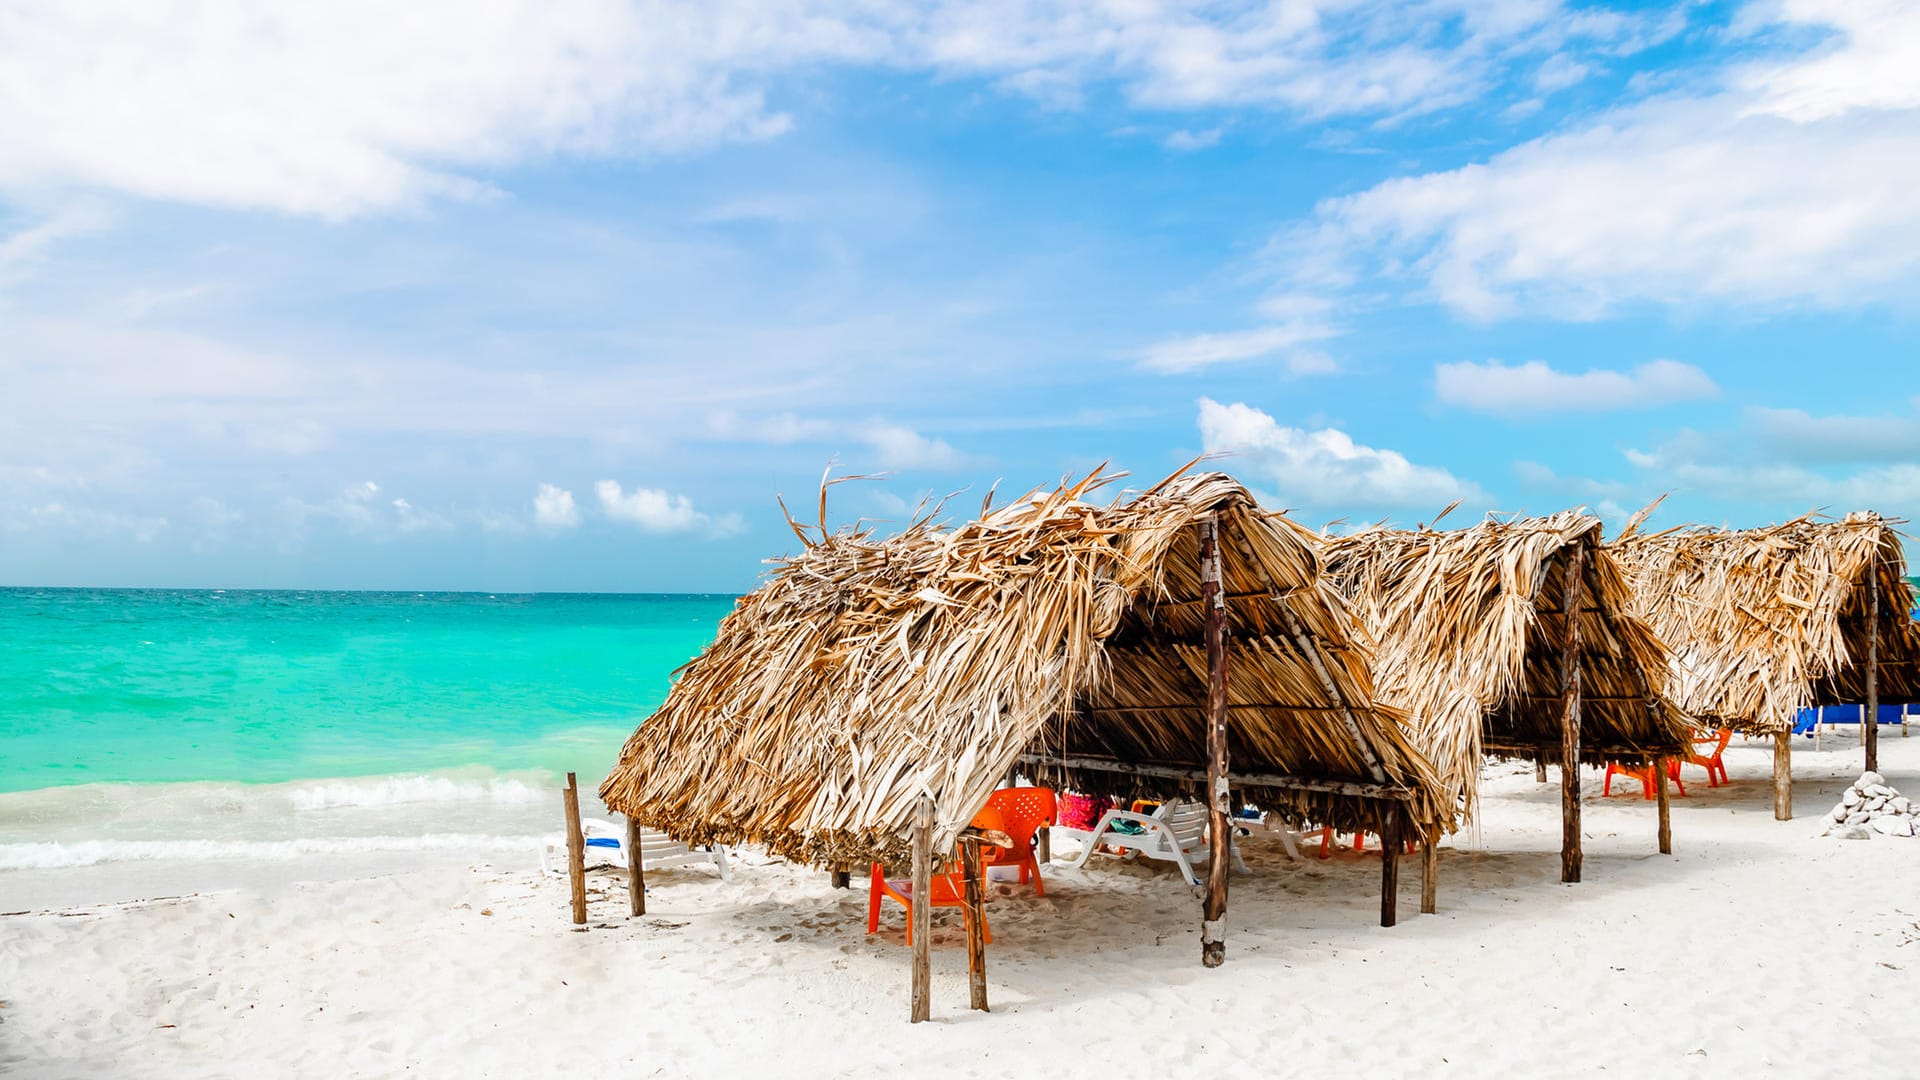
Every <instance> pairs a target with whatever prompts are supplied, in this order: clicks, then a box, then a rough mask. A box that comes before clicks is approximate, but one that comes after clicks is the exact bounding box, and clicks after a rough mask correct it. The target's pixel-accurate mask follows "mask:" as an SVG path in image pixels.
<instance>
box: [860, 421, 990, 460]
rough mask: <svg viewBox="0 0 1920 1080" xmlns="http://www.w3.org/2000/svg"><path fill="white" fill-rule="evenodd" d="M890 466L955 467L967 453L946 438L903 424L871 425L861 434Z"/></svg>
mask: <svg viewBox="0 0 1920 1080" xmlns="http://www.w3.org/2000/svg"><path fill="white" fill-rule="evenodd" d="M861 438H862V439H864V440H865V441H866V443H867V445H868V446H870V447H872V448H873V452H874V453H875V454H876V455H878V457H879V459H880V464H882V465H884V466H886V467H887V468H889V469H955V468H960V467H961V466H963V465H965V464H966V460H967V459H966V457H965V455H963V454H961V453H960V451H958V450H955V449H954V448H953V444H951V443H949V442H947V441H946V440H945V439H935V438H930V437H928V436H926V435H922V434H920V433H919V432H917V431H915V430H913V429H912V428H910V427H906V426H905V425H902V424H871V425H868V427H867V428H866V429H865V430H864V431H863V432H862V433H861Z"/></svg>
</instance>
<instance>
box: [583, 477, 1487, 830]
mask: <svg viewBox="0 0 1920 1080" xmlns="http://www.w3.org/2000/svg"><path fill="white" fill-rule="evenodd" d="M1113 479H1116V477H1112V476H1103V475H1101V474H1099V473H1098V472H1096V473H1095V474H1093V475H1090V476H1088V477H1087V478H1086V479H1085V480H1082V481H1080V482H1078V483H1071V484H1062V485H1061V486H1060V487H1059V488H1058V489H1056V490H1052V491H1036V492H1034V493H1031V494H1029V495H1027V496H1026V497H1024V498H1022V499H1020V500H1018V501H1017V502H1015V503H1013V504H1011V505H1008V506H1006V507H1004V508H1001V509H998V510H991V511H990V512H989V510H988V509H987V508H985V507H983V509H982V512H983V517H982V518H981V519H980V520H977V521H973V522H970V523H968V524H965V525H962V526H959V527H957V528H948V527H945V526H943V525H940V524H936V523H935V522H934V521H933V520H932V515H928V516H927V517H924V518H921V519H919V520H916V521H914V522H913V523H912V524H910V525H909V526H908V527H907V528H906V529H905V530H904V531H902V532H901V533H900V534H899V535H897V536H893V537H890V538H887V539H876V538H875V537H874V536H873V535H872V534H871V532H870V531H862V530H858V529H846V530H841V531H838V532H833V533H829V532H828V530H827V528H826V526H825V518H826V510H825V492H824V491H823V492H822V496H821V522H822V523H821V525H820V526H818V527H814V526H804V527H803V526H799V525H795V531H796V532H797V533H799V534H800V535H801V539H802V540H803V541H805V548H804V550H802V551H801V552H800V553H799V554H797V555H795V556H793V557H791V558H787V559H784V560H779V561H777V562H776V564H775V569H774V570H773V571H772V573H771V574H770V575H769V578H768V580H767V581H766V583H765V584H764V585H762V586H761V587H760V588H759V589H757V590H755V591H754V592H752V593H749V594H748V595H746V596H744V597H742V598H741V600H740V602H739V604H738V605H737V606H736V607H735V609H734V611H733V612H732V614H730V615H729V616H727V618H726V619H725V620H724V621H723V622H722V623H721V625H720V630H719V634H718V637H717V638H716V640H715V641H714V642H713V643H712V644H711V645H710V646H708V648H707V649H706V650H705V651H704V652H703V653H701V655H700V656H699V657H697V658H696V659H694V660H693V661H692V662H690V663H689V664H688V665H687V666H686V667H685V668H684V669H683V671H682V673H681V676H680V678H679V681H678V682H677V683H676V684H675V686H674V688H673V690H672V692H671V693H670V694H669V695H668V698H667V701H666V703H665V704H663V705H662V706H661V707H660V709H659V711H658V712H656V713H654V715H653V716H652V717H650V718H648V719H647V720H646V721H645V722H644V723H642V724H641V726H640V728H639V729H638V730H637V731H635V733H634V734H633V736H632V738H630V739H629V740H628V741H627V743H626V746H625V747H624V748H623V749H622V751H621V754H620V760H619V763H618V764H617V765H616V766H615V768H614V770H613V772H612V773H611V774H610V775H609V776H608V777H607V779H606V781H605V782H604V783H603V784H602V785H601V787H600V795H601V798H602V799H603V800H605V802H606V803H607V805H608V806H609V807H611V808H613V809H615V810H618V811H620V812H622V813H625V814H628V815H631V816H632V817H634V818H636V819H638V820H639V821H640V822H641V823H642V824H644V825H648V826H651V827H654V828H658V829H663V830H665V831H666V832H668V833H670V834H672V835H674V836H676V837H679V838H680V839H682V840H685V841H688V842H693V843H701V842H725V843H739V842H747V843H755V844H759V845H763V846H764V847H766V848H767V849H769V850H770V851H773V852H775V853H778V854H781V855H784V856H786V857H789V858H795V859H799V860H802V861H807V862H813V863H818V864H826V865H835V864H838V865H850V864H853V863H856V862H859V861H861V860H865V859H872V858H879V859H883V860H888V861H892V860H897V859H899V858H901V857H902V856H904V854H905V853H906V851H907V847H906V843H907V839H906V838H907V837H908V836H909V835H910V831H911V826H912V818H913V814H914V807H915V803H916V801H917V799H918V798H919V797H920V796H921V795H922V794H923V793H925V794H928V795H931V796H932V798H933V799H934V801H935V818H936V825H935V829H934V838H933V842H934V850H936V851H943V850H946V849H947V847H948V845H950V844H951V843H952V842H953V838H954V837H955V835H956V834H957V833H958V831H959V830H961V829H963V828H964V827H966V825H967V823H968V822H969V821H970V820H971V818H972V817H973V815H974V814H975V813H976V812H977V811H978V810H979V808H980V807H981V806H982V805H984V803H985V801H986V799H987V797H988V795H989V794H990V793H991V792H992V790H993V789H994V787H995V786H996V785H997V784H998V783H999V782H1000V781H1001V780H1003V779H1004V778H1005V777H1006V776H1007V775H1008V773H1009V771H1010V770H1011V769H1013V768H1014V767H1015V766H1016V764H1020V766H1021V771H1023V772H1027V773H1029V774H1030V775H1035V776H1037V777H1038V778H1041V779H1044V780H1050V781H1053V782H1056V783H1059V784H1062V785H1065V786H1073V787H1078V788H1081V789H1083V790H1094V791H1111V790H1114V789H1116V788H1118V787H1122V786H1127V787H1133V788H1139V787H1143V786H1144V787H1152V788H1155V789H1157V790H1158V791H1159V792H1160V793H1162V794H1173V793H1175V792H1177V791H1180V790H1194V789H1196V788H1197V787H1198V786H1199V785H1198V784H1195V783H1194V782H1193V781H1192V780H1191V779H1190V776H1191V773H1192V771H1193V770H1204V768H1205V762H1206V753H1205V749H1204V748H1205V746H1206V740H1205V733H1206V718H1205V712H1204V709H1205V703H1206V679H1207V673H1208V666H1207V660H1206V653H1205V648H1204V642H1203V637H1204V621H1205V616H1204V612H1203V610H1202V606H1201V604H1200V585H1201V582H1200V568H1199V528H1200V525H1201V523H1202V522H1204V521H1207V520H1210V519H1211V520H1217V522H1218V528H1219V530H1220V535H1221V537H1222V539H1221V545H1220V547H1221V552H1222V555H1223V563H1224V576H1223V581H1224V589H1225V592H1226V594H1227V615H1228V619H1229V627H1230V635H1231V636H1230V645H1229V647H1230V651H1231V664H1232V671H1231V676H1230V696H1229V705H1230V709H1229V732H1230V733H1229V746H1230V752H1231V763H1230V767H1231V770H1232V773H1233V774H1234V775H1235V776H1236V777H1241V778H1243V779H1241V780H1237V781H1236V791H1235V795H1236V796H1238V797H1240V798H1242V799H1248V800H1254V801H1257V802H1259V803H1260V805H1262V806H1266V807H1271V808H1276V809H1280V810H1283V811H1290V812H1291V813H1292V814H1294V815H1295V816H1298V817H1311V818H1312V819H1314V820H1318V821H1325V822H1330V823H1332V824H1334V825H1336V826H1338V827H1341V828H1347V829H1353V828H1367V829H1371V830H1375V831H1377V830H1378V828H1379V827H1380V825H1381V823H1382V822H1383V820H1384V815H1385V814H1386V813H1388V812H1390V811H1389V809H1388V808H1389V807H1390V806H1392V805H1396V804H1395V803H1391V802H1385V801H1382V800H1381V799H1379V798H1376V797H1373V795H1372V794H1368V793H1366V792H1364V791H1363V792H1362V793H1361V794H1355V793H1354V792H1355V791H1359V790H1361V789H1360V788H1359V787H1356V786H1355V785H1371V786H1374V787H1377V788H1379V789H1381V790H1391V791H1392V792H1393V793H1395V794H1397V795H1399V796H1400V797H1401V802H1400V803H1399V804H1397V805H1404V806H1406V808H1407V813H1408V817H1409V819H1410V821H1411V823H1412V825H1413V827H1414V828H1415V829H1418V830H1420V831H1421V832H1422V833H1424V834H1427V835H1432V834H1434V833H1435V832H1436V831H1437V830H1440V829H1443V828H1447V827H1449V826H1450V824H1451V821H1450V814H1449V813H1448V812H1447V810H1448V808H1449V807H1448V806H1447V804H1446V803H1445V801H1444V800H1443V798H1442V796H1441V794H1440V791H1439V787H1438V782H1437V778H1436V776H1435V775H1434V773H1433V771H1432V769H1431V768H1430V767H1429V765H1428V764H1427V762H1426V759H1425V758H1424V757H1422V756H1421V755H1420V753H1419V752H1418V751H1417V750H1415V749H1414V747H1413V744H1412V741H1411V739H1410V737H1409V736H1408V734H1407V733H1406V732H1405V731H1403V730H1402V727H1401V723H1402V720H1403V717H1402V716H1401V714H1400V713H1398V712H1397V711H1396V710H1393V709H1389V708H1386V707H1383V706H1381V705H1379V704H1378V703H1377V702H1376V701H1375V700H1374V693H1373V686H1372V680H1371V677H1370V675H1369V673H1368V668H1367V657H1366V653H1365V651H1364V648H1363V645H1362V644H1361V643H1360V642H1359V641H1358V640H1356V639H1357V635H1356V630H1357V627H1356V624H1355V623H1354V621H1353V619H1352V617H1351V616H1350V615H1349V614H1348V613H1347V611H1346V609H1345V607H1344V606H1343V605H1342V603H1341V601H1340V599H1339V598H1338V596H1337V595H1336V594H1335V593H1334V591H1333V589H1332V587H1331V586H1330V584H1329V583H1328V582H1327V581H1326V579H1325V578H1324V577H1323V576H1322V574H1321V569H1320V564H1319V559H1318V557H1317V555H1316V550H1317V546H1318V542H1317V540H1316V538H1315V537H1314V535H1313V534H1312V533H1310V532H1308V531H1307V530H1305V529H1303V528H1301V527H1300V526H1298V525H1296V524H1294V523H1293V522H1292V521H1291V520H1289V519H1287V518H1286V517H1284V516H1281V515H1276V514H1268V513H1264V512H1262V511H1260V510H1259V509H1258V508H1257V507H1256V505H1255V504H1254V500H1253V498H1252V496H1251V495H1250V494H1249V493H1248V492H1247V490H1246V489H1245V488H1244V487H1242V486H1241V485H1239V484H1238V483H1236V482H1235V481H1233V480H1232V479H1230V478H1229V477H1227V476H1224V475H1221V474H1218V473H1210V474H1204V475H1190V476H1181V475H1179V474H1176V476H1175V477H1173V478H1169V479H1168V480H1167V481H1163V482H1162V483H1161V484H1159V485H1157V486H1155V487H1154V488H1152V489H1150V490H1148V491H1147V492H1145V493H1143V494H1140V495H1138V496H1137V497H1135V498H1133V499H1131V500H1129V501H1126V502H1124V503H1120V502H1116V503H1115V504H1113V505H1096V504H1094V503H1091V502H1089V501H1086V497H1087V496H1088V494H1089V493H1091V492H1092V491H1094V490H1095V489H1096V488H1098V487H1100V486H1102V485H1104V484H1106V483H1108V482H1110V481H1111V480H1113ZM1116 770H1122V771H1116Z"/></svg>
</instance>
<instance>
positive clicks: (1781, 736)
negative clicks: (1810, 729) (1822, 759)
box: [1773, 731, 1793, 821]
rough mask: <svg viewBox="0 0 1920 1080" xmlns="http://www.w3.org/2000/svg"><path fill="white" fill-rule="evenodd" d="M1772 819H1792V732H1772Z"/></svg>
mask: <svg viewBox="0 0 1920 1080" xmlns="http://www.w3.org/2000/svg"><path fill="white" fill-rule="evenodd" d="M1773 820H1775V821H1792V820H1793V732H1791V731H1776V732H1774V733H1773Z"/></svg>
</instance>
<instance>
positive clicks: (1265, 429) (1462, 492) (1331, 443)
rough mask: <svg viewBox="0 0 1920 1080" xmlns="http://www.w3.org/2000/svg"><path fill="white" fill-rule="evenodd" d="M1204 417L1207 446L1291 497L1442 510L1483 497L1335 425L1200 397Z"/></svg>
mask: <svg viewBox="0 0 1920 1080" xmlns="http://www.w3.org/2000/svg"><path fill="white" fill-rule="evenodd" d="M1199 424H1200V439H1201V444H1202V447H1203V448H1204V449H1205V450H1206V451H1207V452H1208V453H1231V454H1233V455H1235V461H1236V463H1244V464H1245V466H1246V467H1247V469H1248V471H1250V472H1252V473H1253V474H1254V475H1256V476H1259V477H1260V478H1262V479H1263V480H1264V481H1266V482H1267V484H1269V485H1271V487H1272V490H1274V491H1275V492H1277V493H1278V496H1279V498H1280V500H1281V501H1282V502H1284V503H1287V504H1289V505H1299V506H1307V507H1314V508H1318V509H1328V510H1344V509H1349V508H1351V509H1356V510H1371V509H1381V508H1390V509H1402V508H1413V509H1419V510H1429V509H1432V510H1437V509H1439V508H1440V507H1441V506H1443V505H1445V504H1446V503H1448V502H1451V501H1453V500H1454V499H1464V500H1467V501H1470V502H1481V501H1485V499H1486V495H1485V493H1484V492H1482V491H1481V490H1480V489H1479V487H1477V486H1476V485H1474V484H1473V483H1471V482H1468V481H1464V480H1461V479H1460V478H1458V477H1456V476H1454V475H1453V474H1452V473H1450V472H1448V471H1447V470H1445V469H1441V468H1436V467H1434V466H1430V465H1415V464H1414V463H1412V462H1411V461H1408V460H1407V458H1406V456H1405V455H1403V454H1400V453H1398V452H1397V451H1393V450H1380V449H1375V448H1373V447H1370V446H1362V445H1360V444H1359V443H1356V442H1354V441H1353V439H1352V437H1351V436H1349V435H1347V433H1346V432H1343V431H1340V430H1338V429H1335V428H1323V429H1321V430H1319V431H1307V430H1305V429H1303V428H1294V427H1287V426H1284V425H1282V424H1280V423H1279V422H1277V421H1275V420H1274V418H1273V417H1271V416H1269V415H1267V414H1266V413H1264V412H1261V411H1260V410H1259V409H1256V408H1253V407H1252V406H1250V405H1245V404H1239V403H1236V404H1232V405H1222V404H1220V403H1219V402H1217V401H1214V400H1213V399H1211V398H1201V399H1200V419H1199Z"/></svg>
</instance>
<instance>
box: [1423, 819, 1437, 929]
mask: <svg viewBox="0 0 1920 1080" xmlns="http://www.w3.org/2000/svg"><path fill="white" fill-rule="evenodd" d="M1439 902H1440V847H1439V845H1437V844H1435V843H1434V842H1433V837H1431V836H1423V837H1421V838H1420V914H1422V915H1431V914H1433V913H1434V912H1435V911H1436V910H1438V906H1439Z"/></svg>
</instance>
